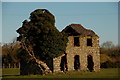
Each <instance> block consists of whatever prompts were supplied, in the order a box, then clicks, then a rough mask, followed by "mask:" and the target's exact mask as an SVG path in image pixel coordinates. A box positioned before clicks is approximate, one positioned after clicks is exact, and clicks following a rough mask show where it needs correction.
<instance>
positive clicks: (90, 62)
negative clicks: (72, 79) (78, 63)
mask: <svg viewBox="0 0 120 80" xmlns="http://www.w3.org/2000/svg"><path fill="white" fill-rule="evenodd" d="M87 61H88V66H87V68H88V69H89V71H90V72H92V71H93V70H94V69H93V66H94V62H93V57H92V56H91V55H88V56H87Z"/></svg>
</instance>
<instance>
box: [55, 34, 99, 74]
mask: <svg viewBox="0 0 120 80" xmlns="http://www.w3.org/2000/svg"><path fill="white" fill-rule="evenodd" d="M77 37H78V36H77ZM79 37H80V38H79V42H80V46H74V36H69V37H68V43H67V47H66V53H67V66H68V71H71V70H74V56H75V55H79V57H80V70H88V68H87V65H88V61H87V56H88V55H91V56H92V57H93V62H94V71H96V72H98V71H99V70H100V50H99V37H98V36H92V37H90V36H79ZM87 38H91V39H92V47H91V46H87ZM62 56H63V55H61V56H60V57H58V58H54V60H53V63H54V65H53V66H54V72H57V71H60V62H61V57H62Z"/></svg>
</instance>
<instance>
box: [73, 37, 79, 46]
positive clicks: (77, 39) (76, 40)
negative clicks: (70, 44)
mask: <svg viewBox="0 0 120 80" xmlns="http://www.w3.org/2000/svg"><path fill="white" fill-rule="evenodd" d="M74 46H80V42H79V37H74Z"/></svg>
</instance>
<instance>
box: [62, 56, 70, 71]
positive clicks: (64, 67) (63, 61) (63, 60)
mask: <svg viewBox="0 0 120 80" xmlns="http://www.w3.org/2000/svg"><path fill="white" fill-rule="evenodd" d="M60 70H61V71H63V72H64V71H68V67H67V55H65V56H63V57H61V63H60Z"/></svg>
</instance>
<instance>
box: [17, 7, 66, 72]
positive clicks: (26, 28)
mask: <svg viewBox="0 0 120 80" xmlns="http://www.w3.org/2000/svg"><path fill="white" fill-rule="evenodd" d="M17 33H19V37H18V38H17V40H18V41H20V42H21V48H20V53H19V55H18V57H19V58H20V59H21V62H23V63H26V64H27V63H29V64H30V63H31V62H32V63H31V64H32V65H33V63H34V65H33V66H34V67H35V65H36V66H37V67H36V69H37V68H40V69H42V72H43V70H44V71H45V69H44V68H43V67H44V66H42V65H41V63H40V62H43V61H45V60H47V59H52V58H55V57H58V56H60V55H62V54H63V53H64V52H65V50H66V43H67V41H68V40H67V37H66V36H65V35H63V33H61V32H59V31H58V30H57V29H56V27H55V18H54V16H53V15H52V14H51V13H50V12H49V11H48V10H46V9H37V10H35V11H33V12H32V13H31V14H30V21H27V20H25V21H23V25H22V27H20V28H19V29H18V30H17ZM23 60H24V61H23ZM21 65H22V64H21ZM23 67H25V65H23ZM31 69H33V68H31ZM22 70H24V69H22ZM34 71H38V70H34ZM22 73H23V74H24V72H22ZM26 74H27V73H26Z"/></svg>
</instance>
